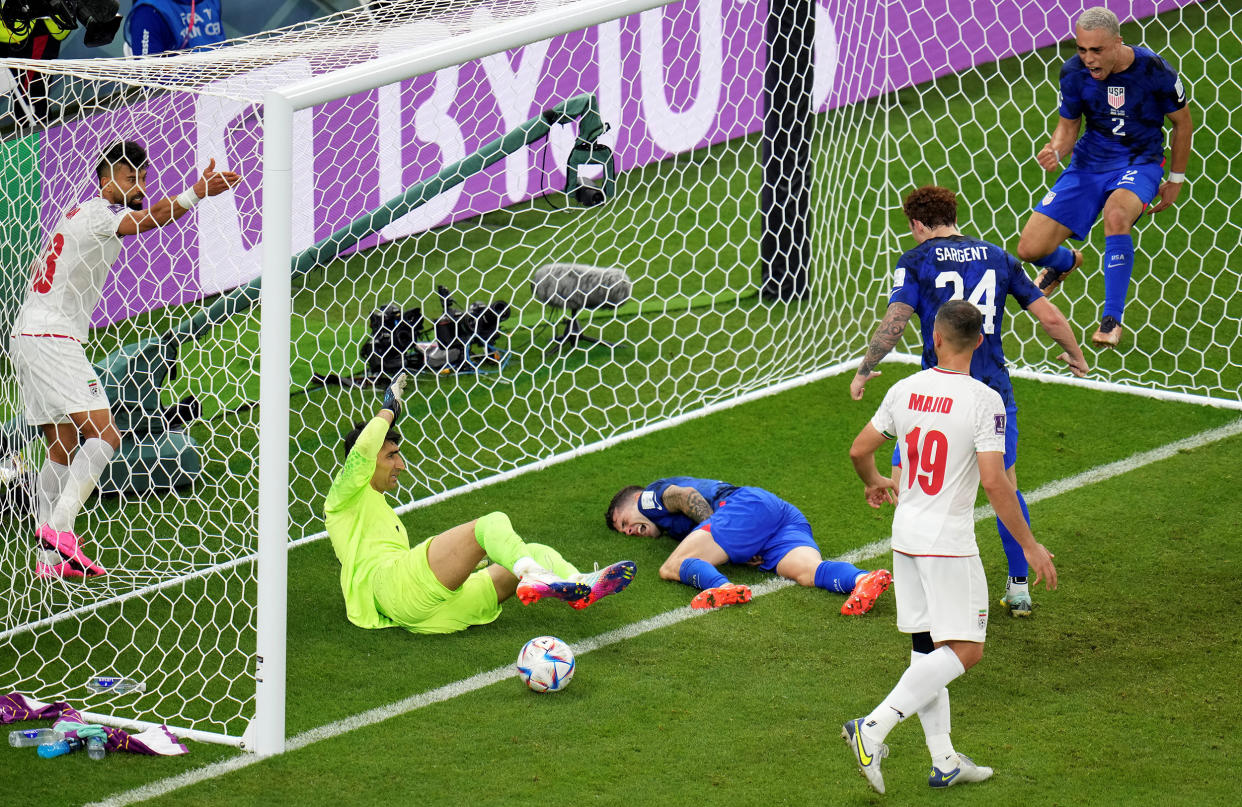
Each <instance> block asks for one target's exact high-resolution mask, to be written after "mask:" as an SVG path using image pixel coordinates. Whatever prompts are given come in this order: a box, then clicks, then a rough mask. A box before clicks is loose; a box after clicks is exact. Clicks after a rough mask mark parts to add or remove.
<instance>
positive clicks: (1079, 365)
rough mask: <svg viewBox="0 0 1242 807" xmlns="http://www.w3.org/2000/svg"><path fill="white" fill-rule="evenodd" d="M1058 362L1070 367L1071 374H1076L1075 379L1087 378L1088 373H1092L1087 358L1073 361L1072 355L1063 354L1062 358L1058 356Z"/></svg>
mask: <svg viewBox="0 0 1242 807" xmlns="http://www.w3.org/2000/svg"><path fill="white" fill-rule="evenodd" d="M1057 361H1063V362H1065V363H1066V364H1067V365H1068V366H1069V369H1070V372H1071V373H1073V374H1074V377H1075V378H1086V377H1087V373H1088V372H1090V371H1091V368H1090V367H1088V366H1087V360H1086V359H1085V358H1082V359H1073V358H1070V354H1068V353H1062V354H1061V355H1060V356H1057Z"/></svg>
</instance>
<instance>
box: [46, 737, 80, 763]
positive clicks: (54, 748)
mask: <svg viewBox="0 0 1242 807" xmlns="http://www.w3.org/2000/svg"><path fill="white" fill-rule="evenodd" d="M83 745H85V743H83V742H82V741H81V740H80V739H79V738H77V737H66V738H65V739H63V740H57V741H56V742H54V743H44V744H43V745H41V746H39V756H41V757H43V758H44V759H53V758H55V757H60V756H64V755H65V754H72V753H73V752H74V751H78V750H81V748H82V746H83Z"/></svg>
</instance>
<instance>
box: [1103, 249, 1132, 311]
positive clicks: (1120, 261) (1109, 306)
mask: <svg viewBox="0 0 1242 807" xmlns="http://www.w3.org/2000/svg"><path fill="white" fill-rule="evenodd" d="M1133 273H1134V238H1133V237H1131V236H1130V234H1129V233H1127V234H1125V235H1110V236H1107V237H1106V238H1105V239H1104V313H1103V314H1102V315H1101V319H1103V318H1104V317H1113V318H1115V319H1116V320H1117V321H1118V322H1121V314H1122V312H1124V311H1125V310H1126V294H1127V293H1128V292H1129V291H1130V275H1131V274H1133Z"/></svg>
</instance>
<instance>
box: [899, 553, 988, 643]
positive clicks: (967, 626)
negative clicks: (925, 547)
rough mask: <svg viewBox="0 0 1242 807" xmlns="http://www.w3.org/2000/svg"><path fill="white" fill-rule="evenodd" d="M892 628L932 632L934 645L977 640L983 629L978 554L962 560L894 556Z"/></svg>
mask: <svg viewBox="0 0 1242 807" xmlns="http://www.w3.org/2000/svg"><path fill="white" fill-rule="evenodd" d="M893 589H894V596H895V597H896V599H897V629H898V630H900V631H901V632H902V633H923V632H929V633H931V638H932V641H933V642H947V641H950V640H954V639H956V640H960V641H965V642H982V641H983V640H984V638H985V637H986V636H987V631H988V581H987V578H986V577H985V575H984V573H983V561H981V560H979V556H978V555H970V556H968V557H962V558H946V557H933V556H927V555H906V554H904V553H901V552H894V553H893Z"/></svg>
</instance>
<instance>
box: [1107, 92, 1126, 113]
mask: <svg viewBox="0 0 1242 807" xmlns="http://www.w3.org/2000/svg"><path fill="white" fill-rule="evenodd" d="M1108 105H1109V106H1111V107H1112V108H1113V109H1121V108H1122V107H1123V106H1125V105H1126V88H1125V87H1109V88H1108Z"/></svg>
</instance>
